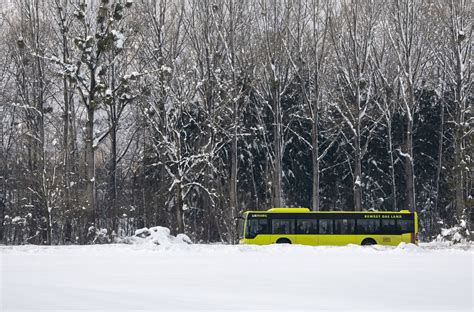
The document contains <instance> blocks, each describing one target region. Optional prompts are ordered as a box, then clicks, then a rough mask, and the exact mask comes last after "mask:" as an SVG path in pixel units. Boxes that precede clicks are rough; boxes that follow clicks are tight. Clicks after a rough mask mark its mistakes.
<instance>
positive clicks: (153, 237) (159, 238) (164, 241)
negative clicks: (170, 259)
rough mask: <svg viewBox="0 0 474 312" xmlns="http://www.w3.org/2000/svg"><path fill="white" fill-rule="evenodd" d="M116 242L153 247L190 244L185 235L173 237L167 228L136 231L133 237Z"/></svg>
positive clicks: (159, 227)
mask: <svg viewBox="0 0 474 312" xmlns="http://www.w3.org/2000/svg"><path fill="white" fill-rule="evenodd" d="M116 242H119V243H126V244H143V243H152V244H155V245H172V244H192V241H191V239H190V238H189V237H188V236H187V235H186V234H178V235H176V236H173V235H171V232H170V230H169V229H168V228H165V227H162V226H155V227H151V228H146V227H145V228H142V229H138V230H136V231H135V235H134V236H132V237H126V238H122V239H118V240H116Z"/></svg>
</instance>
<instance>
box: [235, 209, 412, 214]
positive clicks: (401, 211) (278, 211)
mask: <svg viewBox="0 0 474 312" xmlns="http://www.w3.org/2000/svg"><path fill="white" fill-rule="evenodd" d="M263 212H264V213H410V211H409V210H400V211H311V210H310V209H309V208H271V209H268V210H251V211H245V212H244V213H263Z"/></svg>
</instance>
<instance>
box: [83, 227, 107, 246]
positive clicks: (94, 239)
mask: <svg viewBox="0 0 474 312" xmlns="http://www.w3.org/2000/svg"><path fill="white" fill-rule="evenodd" d="M107 233H108V232H107V229H97V228H95V227H93V226H91V227H89V229H88V231H87V241H88V242H89V243H91V244H108V243H110V238H109V236H108V235H107Z"/></svg>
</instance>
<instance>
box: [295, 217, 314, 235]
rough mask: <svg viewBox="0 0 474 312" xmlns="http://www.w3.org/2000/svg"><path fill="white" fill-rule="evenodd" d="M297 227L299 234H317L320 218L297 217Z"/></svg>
mask: <svg viewBox="0 0 474 312" xmlns="http://www.w3.org/2000/svg"><path fill="white" fill-rule="evenodd" d="M296 229H297V231H298V232H297V233H298V234H317V233H318V220H316V219H297V220H296Z"/></svg>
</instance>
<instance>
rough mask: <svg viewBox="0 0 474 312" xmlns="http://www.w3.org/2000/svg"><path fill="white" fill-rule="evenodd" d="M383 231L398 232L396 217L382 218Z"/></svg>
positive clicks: (385, 232)
mask: <svg viewBox="0 0 474 312" xmlns="http://www.w3.org/2000/svg"><path fill="white" fill-rule="evenodd" d="M381 231H382V233H384V234H395V233H397V232H398V231H397V227H396V225H395V219H384V220H382V230H381Z"/></svg>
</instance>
